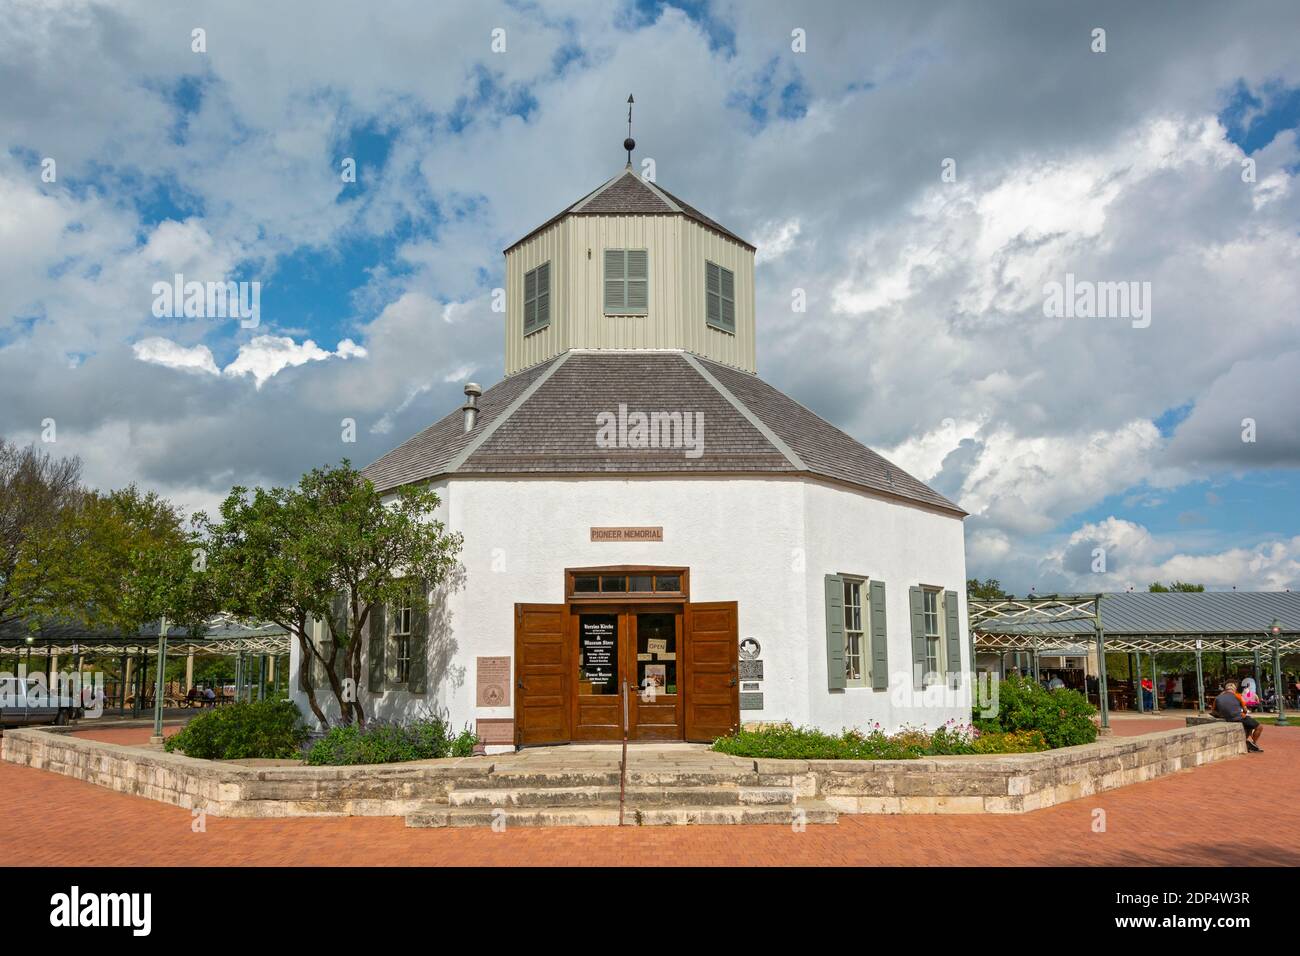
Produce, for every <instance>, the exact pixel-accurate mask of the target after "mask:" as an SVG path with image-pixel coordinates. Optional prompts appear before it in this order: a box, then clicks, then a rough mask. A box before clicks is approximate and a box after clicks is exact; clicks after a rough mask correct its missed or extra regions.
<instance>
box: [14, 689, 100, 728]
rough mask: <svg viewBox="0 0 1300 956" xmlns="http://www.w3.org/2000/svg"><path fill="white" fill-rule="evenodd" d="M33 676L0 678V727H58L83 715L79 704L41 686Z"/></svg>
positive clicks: (82, 709) (70, 698) (73, 699)
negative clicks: (29, 725)
mask: <svg viewBox="0 0 1300 956" xmlns="http://www.w3.org/2000/svg"><path fill="white" fill-rule="evenodd" d="M41 683H42V682H41V681H38V680H37V679H36V678H34V677H24V678H18V677H0V726H4V727H22V726H25V725H28V724H58V725H60V726H62V725H63V724H66V723H67V722H68V721H69V720H75V719H78V718H80V717H82V716H83V714H84V708H83V707H82V706H81V702H80V701H78V700H76V699H75V698H72V697H68V696H66V695H64V696H62V697H60V696H59V695H58V694H57V693H50V692H48V691H46V690H44V689H42V688H41V687H40V684H41Z"/></svg>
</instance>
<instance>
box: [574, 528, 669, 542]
mask: <svg viewBox="0 0 1300 956" xmlns="http://www.w3.org/2000/svg"><path fill="white" fill-rule="evenodd" d="M663 539H664V529H663V528H592V529H591V540H592V541H662V540H663Z"/></svg>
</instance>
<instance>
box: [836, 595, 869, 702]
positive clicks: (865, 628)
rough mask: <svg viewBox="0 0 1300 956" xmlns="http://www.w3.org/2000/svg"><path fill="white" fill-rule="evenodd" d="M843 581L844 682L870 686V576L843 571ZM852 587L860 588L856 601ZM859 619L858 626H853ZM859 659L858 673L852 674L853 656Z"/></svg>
mask: <svg viewBox="0 0 1300 956" xmlns="http://www.w3.org/2000/svg"><path fill="white" fill-rule="evenodd" d="M840 577H841V578H842V579H843V581H844V686H845V687H868V688H869V687H870V686H871V626H870V620H871V588H870V585H869V583H868V579H867V578H864V577H859V576H858V575H853V574H842V575H840ZM850 588H853V589H856V591H857V598H858V600H857V603H856V604H851V603H850V601H849V596H850ZM851 609H856V611H857V620H856V622H855V621H854V619H853V615H852V614H851V613H850V610H851ZM854 623H856V624H857V627H853V624H854ZM855 638H856V640H857V645H858V651H857V654H856V655H855V654H853V642H854V639H855ZM855 656H856V657H857V659H858V676H857V677H854V676H853V662H852V660H851V658H852V657H855Z"/></svg>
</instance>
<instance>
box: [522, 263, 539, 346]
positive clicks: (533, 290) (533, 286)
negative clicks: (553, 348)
mask: <svg viewBox="0 0 1300 956" xmlns="http://www.w3.org/2000/svg"><path fill="white" fill-rule="evenodd" d="M536 327H537V270H536V269H533V270H532V271H531V272H525V273H524V331H525V332H531V331H532V330H533V329H534V328H536Z"/></svg>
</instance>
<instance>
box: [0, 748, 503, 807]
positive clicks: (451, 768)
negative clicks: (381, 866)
mask: <svg viewBox="0 0 1300 956" xmlns="http://www.w3.org/2000/svg"><path fill="white" fill-rule="evenodd" d="M71 729H74V728H56V727H44V728H40V729H24V730H6V731H5V733H4V738H3V740H2V741H0V759H3V760H7V761H8V762H10V763H16V764H22V765H24V766H28V767H35V768H37V769H40V770H50V771H53V772H54V773H61V774H64V775H65V776H69V777H75V778H76V779H78V780H85V781H86V782H87V783H93V784H96V785H98V786H101V787H107V788H108V789H110V790H117V791H118V792H120V793H130V794H134V795H136V796H140V797H148V798H149V799H150V800H158V801H160V802H162V803H170V804H173V805H175V806H178V807H186V808H195V807H198V808H201V809H203V810H204V811H205V812H207V813H211V814H213V815H215V816H222V817H297V816H401V815H404V814H406V813H409V812H411V811H413V810H416V809H418V808H419V807H421V806H424V805H427V804H428V803H429V802H443V803H445V802H446V801H447V791H448V790H449V789H450V787H451V785H452V783H453V782H454V781H457V780H461V781H465V782H466V783H468V782H469V781H471V780H474V779H481V778H482V777H484V776H486V775H487V774H488V772H489V771H490V770H491V766H492V765H491V762H490V761H488V760H486V759H484V758H481V757H480V758H474V757H464V758H454V759H448V760H420V761H412V762H410V763H401V764H378V765H371V766H363V767H304V766H290V767H249V766H242V765H240V764H233V763H220V762H215V761H211V760H196V759H194V758H192V757H186V756H184V755H183V754H169V753H166V752H165V751H162V750H152V749H145V748H143V747H128V746H122V745H120V744H110V743H104V742H102V741H97V740H87V739H84V738H81V737H73V736H70V734H69V731H70V730H71Z"/></svg>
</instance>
